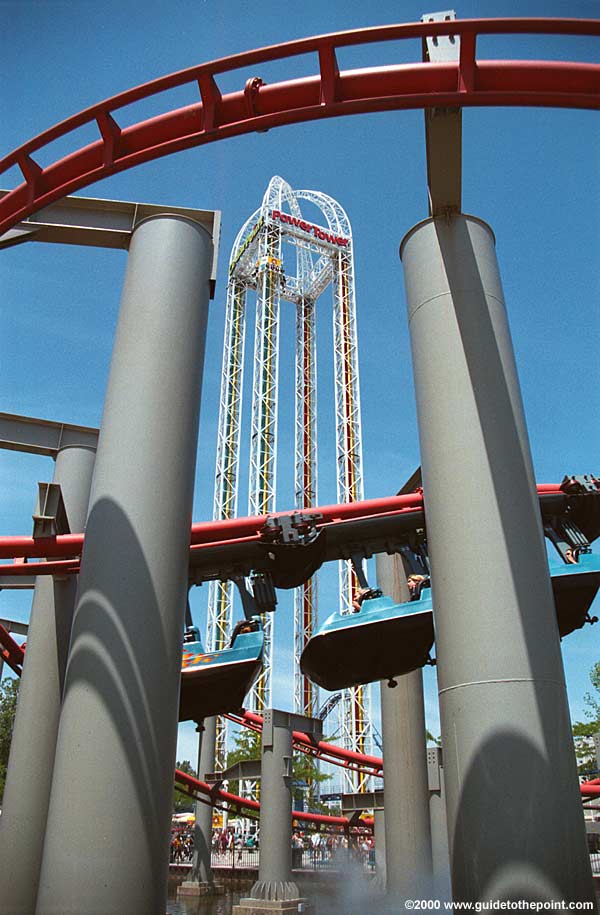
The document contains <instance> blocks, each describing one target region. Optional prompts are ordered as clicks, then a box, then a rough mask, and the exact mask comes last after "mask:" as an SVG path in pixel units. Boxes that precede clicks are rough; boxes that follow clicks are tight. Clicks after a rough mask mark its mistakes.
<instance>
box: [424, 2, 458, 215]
mask: <svg viewBox="0 0 600 915" xmlns="http://www.w3.org/2000/svg"><path fill="white" fill-rule="evenodd" d="M452 19H456V13H455V12H454V10H444V11H442V12H438V13H425V14H424V15H423V16H421V22H444V21H448V20H452ZM459 59H460V36H459V35H427V36H425V37H424V38H423V61H424V62H425V63H442V62H445V61H454V60H459ZM424 113H425V144H426V150H427V187H428V192H429V212H430V215H431V216H448V215H449V214H450V213H453V212H455V213H460V210H461V205H462V201H461V198H462V109H461V108H425V112H424Z"/></svg>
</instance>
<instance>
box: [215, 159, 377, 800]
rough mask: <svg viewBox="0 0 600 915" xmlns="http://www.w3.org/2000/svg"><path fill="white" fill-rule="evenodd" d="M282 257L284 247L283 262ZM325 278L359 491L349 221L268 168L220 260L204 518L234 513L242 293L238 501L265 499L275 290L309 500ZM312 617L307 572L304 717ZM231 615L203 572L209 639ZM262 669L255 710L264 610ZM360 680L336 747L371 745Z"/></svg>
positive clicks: (312, 700)
mask: <svg viewBox="0 0 600 915" xmlns="http://www.w3.org/2000/svg"><path fill="white" fill-rule="evenodd" d="M300 201H306V202H308V203H309V204H312V205H313V206H315V207H316V208H318V209H319V210H320V212H321V214H322V215H323V217H324V223H325V224H324V225H317V224H314V223H312V222H310V221H307V220H306V219H304V217H303V215H302V212H301V209H300ZM288 246H291V247H292V248H293V249H295V258H293V260H294V265H293V269H292V270H291V271H289V272H288V270H287V268H286V265H285V263H284V248H285V251H288V250H289V247H288ZM289 260H291V258H289V256H288V261H289ZM330 286H331V288H332V298H333V343H334V345H333V369H334V385H335V424H336V478H337V497H338V501H339V502H353V501H357V500H360V499H362V498H363V495H364V493H363V477H362V449H361V418H360V383H359V370H358V337H357V327H356V297H355V286H354V257H353V248H352V230H351V226H350V222H349V220H348V217H347V215H346V213H345V212H344V210H343V209H342V207H341V206H340V205H339V203H337V202H336V201H335V200H333V199H332V198H331V197H329V196H328V195H326V194H323V193H322V192H319V191H309V190H292V188H291V187H290V185H289V184H288V183H287V182H286V181H284V180H283V179H282V178H280V177H279V176H275V177H274V178H272V179H271V181H270V183H269V186H268V188H267V190H266V192H265V195H264V198H263V201H262V205H261V207H260V208H259V209H258V210H256V211H255V212H254V213H253V214H252V216H250V218H249V219H248V220H247V221H246V223H245V224H244V225H243V226H242V228H241V229H240V231H239V233H238V235H237V238H236V239H235V242H234V245H233V248H232V252H231V257H230V262H229V281H228V288H227V305H226V316H225V338H224V347H223V369H222V381H221V397H220V416H219V431H218V440H217V461H216V475H215V494H214V510H213V517H214V518H215V519H221V518H232V517H234V516H235V515H236V513H237V508H238V489H239V470H240V466H239V465H240V448H241V420H242V405H243V393H244V384H243V382H244V378H243V372H244V350H245V338H246V322H247V316H246V315H247V310H248V299H249V297H250V295H251V294H253V295H255V297H256V311H255V322H254V326H255V333H254V361H253V367H254V368H253V380H252V416H251V438H250V478H249V495H248V512H249V514H252V515H261V514H268V513H270V512H273V511H275V510H276V486H277V433H278V429H277V416H278V367H279V313H280V307H281V302H282V300H283V301H285V302H289V303H290V304H291V305H293V306H294V308H295V388H296V390H295V435H294V447H295V474H294V485H295V506H296V508H298V509H299V510H304V509H309V508H310V507H312V506H314V505H316V504H318V503H317V486H318V479H317V471H318V466H317V368H316V365H317V361H316V360H317V333H316V308H317V302H318V300H319V298H320V297H321V296H322V295H323V293H324V292H325V290H326V289H327V288H328V287H330ZM339 587H340V602H341V607H342V612H350V610H351V607H352V600H353V598H354V596H355V592H356V590H357V588H358V582H357V581H356V579H355V576H354V574H353V571H352V567H351V565H350V563H349V562H341V563H340V572H339ZM316 620H317V581H316V577H313V578H312V579H310V580H309V581H307V582H306V583H305V584H304V585H302V586H301V587H299V588H296V589H295V591H294V708H295V710H296V711H297V712H299V713H301V714H304V715H309V716H314V715H316V713H317V708H318V696H317V690H316V687H315V686H314V685H313V684H312V683H311V682H310V681H309V680H308V679H307V678H306V677H304V676H303V675H302V673H301V671H300V655H301V654H302V650H303V648H304V646H305V644H306V642H307V641H308V639H309V638H310V637H311V635H312V632H313V628H314V626H315V624H316ZM232 625H233V588H232V584H231V582H221V581H213V582H211V584H210V590H209V606H208V638H207V644H208V648H209V650H218V649H219V648H222V647H224V646H225V644H226V642H227V639H228V637H229V633H230V631H231V628H232ZM264 625H265V656H264V667H263V671H262V673H261V675H260V677H259V679H258V680H257V682H256V684H255V686H254V687H253V690H252V692H251V694H250V696H249V697H248V705H249V707H250V708H252V709H253V710H255V711H259V712H260V711H261V710H262V709H264V708H266V707H268V706H269V705H270V703H271V675H272V666H273V614H267V615H266V616H265V619H264ZM370 722H371V715H370V689H369V687H368V686H366V687H356V688H353V689H349V690H346V691H345V692H344V694H343V701H342V702H341V703H340V728H339V730H340V732H341V735H342V739H343V744H344V746H345V747H346V748H347V749H351V750H355V751H357V752H360V753H369V752H370V751H371V742H372V738H371V724H370ZM225 757H226V731H225V725H224V723H223V722H221V723H220V724H219V726H218V729H217V760H216V765H217V768H218V769H220V768H223V767H224V766H225ZM345 777H346V779H347V787H348V788H349V789H350V790H357V789H359V790H361V789H363V790H364V789H365V788H366V786H367V778H368V777H367V776H365V775H364V774H361V773H355V772H348V773H346V776H345Z"/></svg>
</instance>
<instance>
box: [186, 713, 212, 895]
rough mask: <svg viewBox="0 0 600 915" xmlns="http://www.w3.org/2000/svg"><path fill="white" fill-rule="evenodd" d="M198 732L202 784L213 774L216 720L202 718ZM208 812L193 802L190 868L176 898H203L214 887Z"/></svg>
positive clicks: (204, 805)
mask: <svg viewBox="0 0 600 915" xmlns="http://www.w3.org/2000/svg"><path fill="white" fill-rule="evenodd" d="M198 731H199V734H198V778H199V779H200V780H201V781H204V776H205V775H206V774H207V773H209V772H214V771H215V748H216V744H217V719H216V718H214V717H213V718H206V719H205V720H204V724H202V723H200V724H199V725H198ZM207 800H208V798H207ZM212 813H213V808H212V806H211V804H210V802H209V803H202V802H201V801H196V808H195V814H196V822H195V824H194V857H193V859H192V869H191V871H190V875H189V878H188V879H187V880H185V881H184V882H183V883H182V884H181V886H180V887H179V888H178V890H177V893H178V895H179V894H181V895H182V896H196V895H205V894H207V893H209V892H210V891H211V890H212V889H213V887H214V874H213V869H212V866H211V849H212Z"/></svg>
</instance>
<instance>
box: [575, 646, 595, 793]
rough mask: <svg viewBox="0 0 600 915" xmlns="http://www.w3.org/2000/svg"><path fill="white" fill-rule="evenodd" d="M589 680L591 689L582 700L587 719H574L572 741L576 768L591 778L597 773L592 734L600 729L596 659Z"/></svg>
mask: <svg viewBox="0 0 600 915" xmlns="http://www.w3.org/2000/svg"><path fill="white" fill-rule="evenodd" d="M590 682H591V684H592V687H593V691H592V692H589V693H586V694H585V696H584V697H583V701H584V702H585V704H586V705H587V708H586V709H585V716H586V718H587V719H588V720H587V721H576V722H575V723H574V724H573V742H574V744H575V755H576V756H577V769H578V772H579V774H580V775H583V776H585V777H586V778H593V777H594V776H596V775H597V774H598V765H597V761H596V751H595V747H594V739H593V738H594V734H596V733H597V732H599V731H600V661H596V663H595V664H594V666H593V667H592V669H591V670H590Z"/></svg>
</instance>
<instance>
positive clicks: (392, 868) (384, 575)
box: [376, 553, 431, 899]
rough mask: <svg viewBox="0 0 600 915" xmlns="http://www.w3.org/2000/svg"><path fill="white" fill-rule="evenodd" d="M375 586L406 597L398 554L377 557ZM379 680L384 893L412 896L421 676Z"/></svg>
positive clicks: (425, 854)
mask: <svg viewBox="0 0 600 915" xmlns="http://www.w3.org/2000/svg"><path fill="white" fill-rule="evenodd" d="M376 562H377V585H378V587H379V588H381V590H382V591H383V592H384V594H388V595H389V596H390V597H392V598H393V599H394V600H395V601H397V602H398V603H400V602H402V601H408V600H410V592H409V590H408V585H407V583H406V575H405V573H404V568H403V565H402V560H401V558H400V556H387V555H386V554H383V553H380V554H379V555H378V556H377V560H376ZM396 683H397V686H396V687H395V688H393V689H392V688H390V687H389V686H388V685H387V681H382V682H381V684H380V688H381V733H382V737H383V765H384V773H385V853H386V870H387V892H388V894H389V895H391V896H393V897H396V896H398V897H402V896H404V897H405V898H408V899H413V898H415V893H416V892H418V891H422V889H423V887H424V881H429V880H430V878H431V831H430V821H429V789H428V785H427V757H426V749H427V745H426V736H425V733H426V732H425V706H424V701H423V675H422V673H421V671H420V670H414V671H412V672H411V673H409V674H405V675H404V676H403V677H397V678H396Z"/></svg>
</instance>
